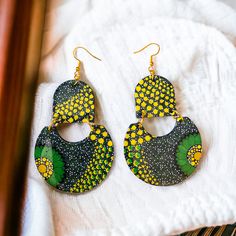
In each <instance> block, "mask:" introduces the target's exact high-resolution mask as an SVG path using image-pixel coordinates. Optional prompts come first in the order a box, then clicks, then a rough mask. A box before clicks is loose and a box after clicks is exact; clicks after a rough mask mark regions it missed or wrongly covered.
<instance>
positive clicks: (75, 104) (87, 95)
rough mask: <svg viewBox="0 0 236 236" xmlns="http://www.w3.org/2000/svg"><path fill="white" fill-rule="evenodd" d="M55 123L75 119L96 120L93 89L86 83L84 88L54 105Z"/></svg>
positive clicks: (71, 121)
mask: <svg viewBox="0 0 236 236" xmlns="http://www.w3.org/2000/svg"><path fill="white" fill-rule="evenodd" d="M53 110H54V113H53V123H54V125H55V126H57V125H58V124H60V123H73V122H75V121H83V120H89V121H90V122H93V121H94V95H93V93H92V89H91V88H90V87H89V86H88V85H85V86H84V87H83V89H82V90H81V91H80V92H79V93H78V94H77V95H75V96H73V97H71V98H70V99H68V100H67V101H65V102H63V103H61V104H57V105H56V106H55V107H54V109H53Z"/></svg>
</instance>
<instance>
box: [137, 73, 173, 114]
mask: <svg viewBox="0 0 236 236" xmlns="http://www.w3.org/2000/svg"><path fill="white" fill-rule="evenodd" d="M134 97H135V110H136V117H137V118H142V117H148V118H151V117H163V116H170V115H171V112H172V111H174V110H176V108H175V106H176V101H175V92H174V87H173V85H172V84H171V83H170V82H169V81H168V80H167V79H165V78H164V77H161V76H158V75H155V76H154V77H153V78H152V77H151V76H146V77H145V78H144V79H142V80H140V81H139V83H138V84H137V86H136V88H135V93H134Z"/></svg>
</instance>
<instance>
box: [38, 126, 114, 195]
mask: <svg viewBox="0 0 236 236" xmlns="http://www.w3.org/2000/svg"><path fill="white" fill-rule="evenodd" d="M34 157H35V164H36V166H37V169H38V171H39V173H40V174H41V175H42V177H43V178H44V179H45V180H46V182H47V183H48V184H49V185H51V186H53V187H54V188H56V189H58V190H61V191H64V192H70V193H82V192H86V191H89V190H92V189H93V188H95V187H96V186H97V185H99V184H100V183H101V182H102V181H104V179H105V178H106V176H107V174H108V172H109V171H110V169H111V166H112V162H113V159H114V151H113V143H112V140H111V137H110V135H109V133H108V131H107V130H106V128H105V127H104V126H102V125H93V126H92V131H91V132H90V134H89V136H88V137H87V138H85V139H84V140H82V141H79V142H68V141H66V140H64V139H63V138H62V137H61V136H60V135H59V133H58V131H57V129H56V128H55V127H52V129H51V130H49V129H48V127H45V128H43V130H42V131H41V133H40V135H39V137H38V139H37V142H36V146H35V154H34Z"/></svg>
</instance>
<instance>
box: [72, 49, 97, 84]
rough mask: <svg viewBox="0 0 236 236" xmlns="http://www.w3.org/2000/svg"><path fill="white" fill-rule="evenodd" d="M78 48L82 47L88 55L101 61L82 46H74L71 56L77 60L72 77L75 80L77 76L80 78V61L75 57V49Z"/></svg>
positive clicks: (77, 78)
mask: <svg viewBox="0 0 236 236" xmlns="http://www.w3.org/2000/svg"><path fill="white" fill-rule="evenodd" d="M78 49H84V50H85V51H86V52H87V53H88V54H89V55H90V56H92V57H93V58H95V59H97V60H99V61H101V59H100V58H98V57H96V56H94V55H93V54H92V53H91V52H90V51H89V50H88V49H87V48H85V47H82V46H79V47H76V48H75V49H74V50H73V56H74V58H75V59H76V60H77V61H78V66H77V67H76V71H75V74H74V78H75V80H76V81H78V80H79V78H80V65H81V61H80V59H79V58H78V57H77V51H78Z"/></svg>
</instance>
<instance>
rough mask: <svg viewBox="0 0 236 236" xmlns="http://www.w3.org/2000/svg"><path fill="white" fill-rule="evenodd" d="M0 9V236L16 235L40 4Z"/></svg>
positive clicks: (39, 32) (25, 3)
mask: <svg viewBox="0 0 236 236" xmlns="http://www.w3.org/2000/svg"><path fill="white" fill-rule="evenodd" d="M0 8H1V13H3V14H1V32H3V37H1V41H0V45H1V48H2V52H3V54H2V56H1V63H0V64H1V66H0V76H1V77H0V81H1V82H0V95H1V96H0V111H1V113H0V114H1V116H0V130H1V136H0V137H1V139H0V145H1V146H0V149H1V166H0V175H1V178H0V198H1V201H0V203H1V205H0V208H1V209H0V210H1V211H0V225H1V226H0V235H18V234H19V233H20V226H21V220H20V215H21V208H22V203H23V197H24V186H25V176H26V170H27V153H28V140H29V136H30V124H31V116H32V110H33V100H34V91H35V88H36V80H37V72H38V64H39V58H40V48H41V38H42V26H43V22H44V9H45V4H44V1H29V0H24V1H16V0H9V1H2V2H1V7H0ZM13 225H14V227H12V226H13Z"/></svg>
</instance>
